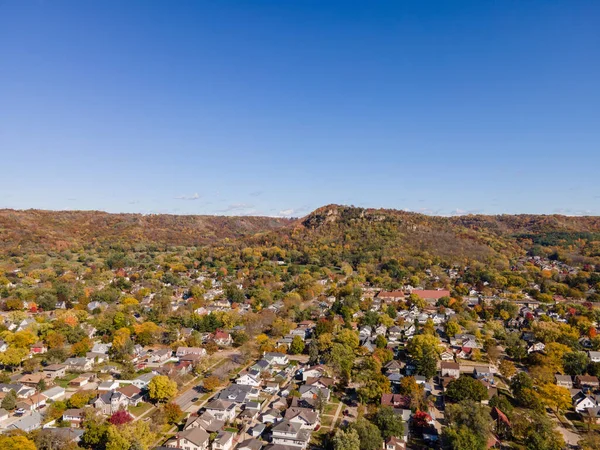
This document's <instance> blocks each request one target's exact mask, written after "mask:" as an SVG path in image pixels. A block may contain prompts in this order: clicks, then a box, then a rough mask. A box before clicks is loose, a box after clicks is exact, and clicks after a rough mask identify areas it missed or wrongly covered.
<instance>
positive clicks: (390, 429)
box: [373, 406, 404, 439]
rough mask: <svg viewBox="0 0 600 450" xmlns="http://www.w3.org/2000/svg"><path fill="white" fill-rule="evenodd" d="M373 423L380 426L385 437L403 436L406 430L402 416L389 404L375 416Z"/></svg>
mask: <svg viewBox="0 0 600 450" xmlns="http://www.w3.org/2000/svg"><path fill="white" fill-rule="evenodd" d="M373 423H374V424H375V425H376V426H377V428H379V431H380V432H381V436H382V437H383V439H387V438H389V437H392V436H395V437H401V436H402V432H403V431H404V425H403V424H402V417H401V416H399V415H396V414H394V410H393V409H392V408H390V407H389V406H382V407H381V408H379V409H378V410H377V412H376V413H375V415H374V416H373Z"/></svg>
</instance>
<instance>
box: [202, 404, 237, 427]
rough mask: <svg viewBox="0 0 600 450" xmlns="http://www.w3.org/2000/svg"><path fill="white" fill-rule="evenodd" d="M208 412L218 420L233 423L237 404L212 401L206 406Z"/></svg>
mask: <svg viewBox="0 0 600 450" xmlns="http://www.w3.org/2000/svg"><path fill="white" fill-rule="evenodd" d="M206 412H208V413H210V414H212V415H213V416H214V417H215V418H216V419H218V420H223V421H225V422H231V421H233V419H235V403H234V402H228V401H225V400H212V401H211V402H210V403H209V404H208V405H206Z"/></svg>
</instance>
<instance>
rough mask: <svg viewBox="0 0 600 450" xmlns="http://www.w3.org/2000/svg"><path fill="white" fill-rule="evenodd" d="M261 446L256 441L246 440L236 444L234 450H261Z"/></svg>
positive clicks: (259, 442)
mask: <svg viewBox="0 0 600 450" xmlns="http://www.w3.org/2000/svg"><path fill="white" fill-rule="evenodd" d="M262 446H263V444H262V442H261V441H259V440H258V439H246V440H245V441H243V442H240V443H239V444H238V446H237V448H236V450H261V448H262Z"/></svg>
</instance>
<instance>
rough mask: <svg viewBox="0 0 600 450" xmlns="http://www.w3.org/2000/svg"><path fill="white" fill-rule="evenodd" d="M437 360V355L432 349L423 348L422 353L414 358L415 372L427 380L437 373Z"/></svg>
mask: <svg viewBox="0 0 600 450" xmlns="http://www.w3.org/2000/svg"><path fill="white" fill-rule="evenodd" d="M437 361H438V355H437V353H436V352H435V351H434V350H433V349H431V348H426V349H424V351H423V354H422V355H421V356H420V357H418V358H415V363H416V366H417V374H418V375H423V376H424V377H425V378H427V379H428V380H429V379H431V378H433V377H434V376H435V374H436V373H437Z"/></svg>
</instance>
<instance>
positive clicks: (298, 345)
mask: <svg viewBox="0 0 600 450" xmlns="http://www.w3.org/2000/svg"><path fill="white" fill-rule="evenodd" d="M303 351H304V341H303V340H302V338H301V337H300V336H294V339H292V343H291V344H290V350H289V352H290V355H299V354H300V353H302V352H303Z"/></svg>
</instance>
